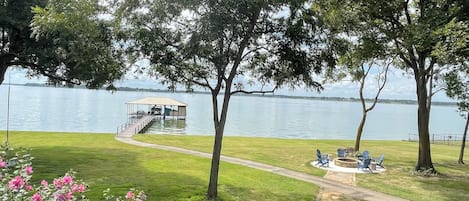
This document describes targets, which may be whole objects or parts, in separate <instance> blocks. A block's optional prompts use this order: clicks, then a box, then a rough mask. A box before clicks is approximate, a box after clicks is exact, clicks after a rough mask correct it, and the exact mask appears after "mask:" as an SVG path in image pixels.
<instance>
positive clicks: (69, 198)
mask: <svg viewBox="0 0 469 201" xmlns="http://www.w3.org/2000/svg"><path fill="white" fill-rule="evenodd" d="M65 198H66V199H67V200H72V192H68V193H67V194H66V195H65Z"/></svg>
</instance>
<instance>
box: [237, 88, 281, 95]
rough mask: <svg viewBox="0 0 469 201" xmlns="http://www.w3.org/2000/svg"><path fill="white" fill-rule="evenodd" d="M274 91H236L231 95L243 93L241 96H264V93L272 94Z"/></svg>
mask: <svg viewBox="0 0 469 201" xmlns="http://www.w3.org/2000/svg"><path fill="white" fill-rule="evenodd" d="M275 89H276V88H274V89H272V90H270V91H264V90H259V91H245V90H236V91H233V92H231V95H234V94H238V93H243V94H266V93H274V92H275Z"/></svg>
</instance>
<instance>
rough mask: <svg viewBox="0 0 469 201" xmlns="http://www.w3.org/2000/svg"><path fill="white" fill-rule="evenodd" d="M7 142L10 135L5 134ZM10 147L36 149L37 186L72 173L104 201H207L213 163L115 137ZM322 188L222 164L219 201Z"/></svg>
mask: <svg viewBox="0 0 469 201" xmlns="http://www.w3.org/2000/svg"><path fill="white" fill-rule="evenodd" d="M0 135H1V136H0V140H1V141H2V142H3V141H5V133H4V132H0ZM9 143H10V145H11V146H12V147H14V148H18V147H26V148H31V149H32V152H31V154H32V155H33V156H34V157H35V159H34V160H33V168H34V175H33V178H32V179H33V182H34V183H35V184H38V183H39V182H40V180H42V179H46V180H48V181H50V180H51V179H53V178H55V177H58V176H62V175H63V174H64V173H66V172H67V171H68V170H70V169H73V170H74V171H76V172H77V175H76V176H77V178H78V179H81V180H83V181H85V182H86V183H87V184H88V185H89V186H90V191H89V192H88V193H87V196H88V197H89V198H91V199H92V200H99V198H101V195H102V191H103V190H105V189H107V188H110V189H111V193H113V194H115V195H124V194H125V192H127V190H128V189H130V188H136V189H140V190H144V191H145V192H146V193H147V194H148V195H149V200H191V201H197V200H204V197H205V192H206V189H207V185H208V177H209V171H210V160H209V159H206V158H200V157H195V156H188V155H184V154H179V153H173V152H169V151H163V150H156V149H150V148H143V147H137V146H132V145H127V144H123V143H121V142H118V141H116V140H115V139H114V135H112V134H95V133H93V134H86V133H62V132H60V133H59V132H26V131H14V132H10V142H9ZM318 192H319V187H318V186H315V185H313V184H309V183H306V182H302V181H297V180H294V179H290V178H286V177H282V176H279V175H275V174H272V173H268V172H264V171H260V170H255V169H252V168H247V167H243V166H240V165H234V164H230V163H225V162H222V163H221V166H220V177H219V200H278V201H281V200H313V199H315V197H316V195H317V193H318Z"/></svg>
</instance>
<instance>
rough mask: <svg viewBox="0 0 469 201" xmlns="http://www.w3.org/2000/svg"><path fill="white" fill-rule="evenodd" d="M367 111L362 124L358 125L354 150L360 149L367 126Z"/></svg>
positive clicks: (364, 113) (363, 115)
mask: <svg viewBox="0 0 469 201" xmlns="http://www.w3.org/2000/svg"><path fill="white" fill-rule="evenodd" d="M366 113H367V112H365V111H364V112H363V114H362V119H361V121H360V125H358V129H357V137H356V138H355V150H354V151H355V152H357V151H360V140H361V138H362V133H363V127H364V126H365V122H366Z"/></svg>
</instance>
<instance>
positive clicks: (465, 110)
mask: <svg viewBox="0 0 469 201" xmlns="http://www.w3.org/2000/svg"><path fill="white" fill-rule="evenodd" d="M445 80H446V83H448V86H447V88H446V94H447V95H448V96H449V97H451V98H454V99H456V100H457V101H458V110H459V112H460V113H461V116H463V117H465V118H466V125H465V126H464V132H463V137H462V142H461V151H460V152H459V160H458V163H459V164H464V148H465V147H466V136H467V130H468V126H469V79H468V77H467V74H465V75H464V74H462V73H457V72H451V73H449V74H448V75H446V76H445Z"/></svg>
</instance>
